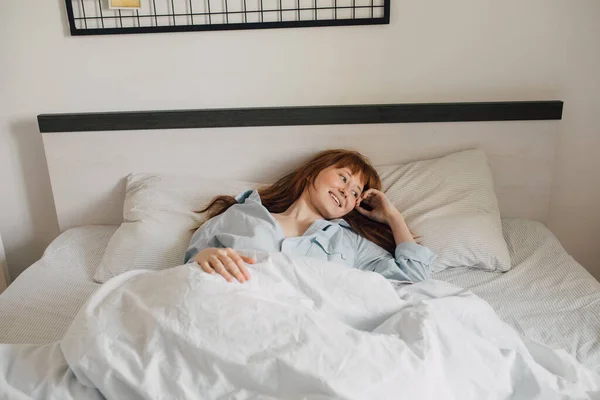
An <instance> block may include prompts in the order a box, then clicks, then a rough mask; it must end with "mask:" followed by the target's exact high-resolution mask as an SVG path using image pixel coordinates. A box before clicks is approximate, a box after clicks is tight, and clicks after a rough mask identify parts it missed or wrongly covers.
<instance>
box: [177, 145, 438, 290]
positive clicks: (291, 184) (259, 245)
mask: <svg viewBox="0 0 600 400" xmlns="http://www.w3.org/2000/svg"><path fill="white" fill-rule="evenodd" d="M380 190H381V180H380V178H379V176H378V175H377V172H376V171H375V169H374V168H373V167H372V165H371V164H370V162H369V160H368V159H367V158H366V157H364V156H363V155H362V154H360V153H358V152H355V151H349V150H327V151H324V152H322V153H320V154H318V155H317V156H315V157H314V158H313V159H312V160H310V161H309V162H307V163H306V164H304V165H302V166H300V167H299V168H298V169H296V170H295V171H293V172H292V173H290V174H288V175H286V176H284V177H283V178H281V179H280V180H279V181H277V182H276V183H274V184H273V185H270V186H267V187H264V188H262V189H259V190H258V191H257V190H248V191H246V192H244V193H242V194H240V195H239V196H237V197H236V198H234V197H230V196H219V197H217V198H215V199H214V200H213V201H212V203H211V204H210V205H209V206H208V207H207V208H206V209H204V210H202V211H200V212H202V213H204V212H207V213H208V217H209V220H208V221H207V222H205V223H204V224H203V225H202V226H201V227H200V228H198V230H197V231H196V232H195V233H194V235H193V237H192V240H191V242H190V246H189V248H188V250H187V251H186V254H185V262H186V263H187V262H191V261H195V262H197V263H198V265H199V266H200V267H201V268H202V269H203V270H204V271H205V272H207V273H210V274H214V273H218V274H220V275H222V276H223V277H224V278H225V279H226V280H227V281H229V282H232V281H233V279H234V278H235V279H237V280H238V281H239V282H241V283H243V282H245V281H247V280H248V279H250V273H249V272H248V269H247V267H246V265H245V263H249V264H252V263H254V262H255V261H254V260H253V259H251V258H249V257H246V256H243V255H240V254H238V252H237V251H236V250H244V249H245V250H262V251H267V252H284V253H286V254H290V255H297V256H309V257H316V258H320V259H323V260H329V261H333V262H337V263H340V264H343V265H346V266H348V267H353V268H359V269H362V270H367V271H374V272H378V273H380V274H381V275H383V276H385V277H386V278H389V279H396V280H405V281H413V282H415V281H421V280H424V279H427V278H428V277H429V274H430V271H431V268H430V267H431V264H432V263H433V261H434V260H435V257H436V256H435V254H434V253H433V252H432V251H431V250H429V249H428V248H427V247H424V246H421V245H419V244H417V243H416V242H415V240H414V238H413V235H412V233H411V231H410V230H409V228H408V226H407V225H406V222H405V221H404V218H403V217H402V214H401V213H400V212H399V211H398V210H397V209H396V208H395V207H394V205H393V204H392V203H391V202H390V200H389V199H388V198H387V197H386V196H385V194H384V193H383V192H381V191H380Z"/></svg>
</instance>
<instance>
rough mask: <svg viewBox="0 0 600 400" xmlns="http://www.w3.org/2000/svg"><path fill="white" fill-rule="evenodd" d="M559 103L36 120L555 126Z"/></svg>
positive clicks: (131, 125)
mask: <svg viewBox="0 0 600 400" xmlns="http://www.w3.org/2000/svg"><path fill="white" fill-rule="evenodd" d="M562 109H563V102H562V101H556V100H553V101H509V102H486V103H420V104H419V103H418V104H380V105H349V106H310V107H270V108H238V109H206V110H175V111H133V112H106V113H81V114H41V115H38V124H39V128H40V132H42V133H48V132H83V131H121V130H123V131H126V130H138V129H184V128H224V127H247V126H286V125H343V124H392V123H414V122H465V121H525V120H559V119H561V118H562Z"/></svg>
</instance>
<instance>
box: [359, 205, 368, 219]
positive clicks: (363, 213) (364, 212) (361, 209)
mask: <svg viewBox="0 0 600 400" xmlns="http://www.w3.org/2000/svg"><path fill="white" fill-rule="evenodd" d="M356 211H358V212H359V213H361V214H362V215H364V216H365V217H368V216H369V215H371V211H369V210H367V209H364V208H362V207H361V206H358V207H356Z"/></svg>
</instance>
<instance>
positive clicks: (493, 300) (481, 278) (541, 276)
mask: <svg viewBox="0 0 600 400" xmlns="http://www.w3.org/2000/svg"><path fill="white" fill-rule="evenodd" d="M502 227H503V231H504V238H505V240H506V243H507V244H508V248H509V251H510V254H511V261H512V265H513V267H512V269H511V270H510V271H508V272H506V273H497V272H486V271H481V270H474V269H465V268H458V269H453V270H445V271H442V272H438V273H436V274H434V276H433V278H435V279H440V280H443V281H446V282H450V283H452V284H455V285H457V286H461V287H466V288H469V289H471V290H472V291H473V292H474V293H475V294H477V295H479V296H480V297H482V298H483V299H485V300H486V301H488V302H489V303H490V304H491V305H492V307H493V308H494V309H495V310H496V312H497V313H498V315H499V316H500V318H502V319H503V320H504V321H505V322H507V323H509V324H510V325H511V326H513V327H514V328H515V329H516V330H517V331H519V332H520V333H522V334H523V335H525V336H527V337H529V338H531V339H534V340H537V341H540V342H542V343H545V344H547V345H548V346H550V347H553V348H563V349H565V350H566V351H568V352H569V353H570V354H572V355H573V356H575V357H576V358H577V359H578V360H579V361H580V362H581V363H583V364H584V365H586V366H588V367H589V368H592V369H593V370H595V371H597V372H599V373H600V283H598V281H596V279H594V277H592V276H591V275H590V273H589V272H587V270H586V269H585V268H584V267H583V266H581V265H580V264H578V263H577V262H576V261H575V260H574V259H573V258H572V257H571V256H569V255H568V254H567V252H566V251H565V250H564V248H563V247H562V245H561V244H560V242H559V241H558V239H556V237H555V236H554V234H552V232H550V231H549V230H548V229H547V228H546V227H545V226H544V225H543V224H541V223H539V222H534V221H529V220H523V219H519V218H506V219H503V221H502Z"/></svg>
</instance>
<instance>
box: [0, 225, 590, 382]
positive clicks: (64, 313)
mask: <svg viewBox="0 0 600 400" xmlns="http://www.w3.org/2000/svg"><path fill="white" fill-rule="evenodd" d="M502 227H503V232H504V237H505V239H506V241H507V242H508V243H509V247H510V252H511V254H510V255H511V259H512V261H513V263H514V266H513V268H512V269H511V270H510V271H509V272H507V273H491V272H485V271H477V270H446V271H442V272H439V273H436V274H434V276H433V278H434V279H439V280H444V281H447V282H450V283H453V284H455V285H457V286H461V287H465V288H469V289H471V290H473V291H474V292H475V293H476V294H477V295H479V296H481V297H482V298H483V299H485V300H487V301H488V302H489V303H490V304H491V305H492V306H493V307H494V309H495V310H496V312H498V314H499V315H500V316H501V317H502V318H503V319H504V320H505V321H506V322H508V323H509V324H510V325H511V326H512V327H514V328H515V329H516V330H517V331H519V332H520V333H522V334H524V335H526V336H528V337H531V338H533V339H536V340H539V341H541V342H542V343H546V344H548V345H549V346H551V347H555V348H563V349H565V350H567V351H568V352H569V353H570V354H573V355H574V356H575V357H576V358H577V359H578V360H579V361H580V362H581V363H583V364H585V365H586V366H588V367H590V368H592V369H594V370H595V371H598V372H600V340H599V338H598V335H599V332H600V284H599V283H598V282H597V281H596V280H595V279H594V278H593V277H592V276H591V275H590V274H589V272H587V271H586V270H585V268H583V267H582V266H581V265H579V264H578V263H577V262H576V261H575V260H573V259H572V258H571V257H570V256H569V255H568V254H567V253H566V252H565V251H564V249H563V248H562V247H561V245H560V243H559V242H558V240H557V239H556V237H555V236H554V235H553V234H552V232H550V231H549V230H548V229H547V228H546V227H545V226H544V225H543V224H541V223H539V222H534V221H531V220H526V219H522V218H505V219H503V221H502ZM116 229H117V227H116V226H101V225H96V226H91V225H90V226H85V227H80V228H72V229H69V230H67V231H66V232H64V233H63V234H61V235H60V236H59V237H58V238H56V239H55V240H54V241H53V242H52V244H50V246H49V247H48V249H47V250H46V252H45V253H44V256H43V257H42V259H40V260H39V261H38V262H36V263H35V264H33V265H32V266H31V267H30V268H28V269H27V270H26V271H25V272H24V273H23V274H22V276H20V277H19V278H18V279H16V280H15V282H14V283H13V284H12V285H11V286H10V287H9V288H8V289H7V292H6V293H4V294H3V295H2V296H0V313H1V314H0V320H2V321H3V323H2V326H0V343H36V344H46V343H51V342H54V341H56V340H59V339H60V338H61V337H62V336H63V334H64V332H65V331H66V330H67V328H68V327H69V324H70V323H71V320H72V319H73V317H74V316H75V314H76V313H77V311H78V310H79V308H80V307H81V306H82V305H83V303H85V301H86V300H87V299H88V297H89V296H90V295H91V294H92V293H93V292H94V291H95V290H96V289H97V288H98V287H99V286H100V284H98V283H95V282H93V281H92V275H93V272H94V269H95V268H96V266H97V265H98V263H99V262H100V259H101V257H102V254H103V252H104V249H105V248H106V245H107V244H108V241H109V240H110V237H111V235H112V234H113V233H114V231H115V230H116Z"/></svg>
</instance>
